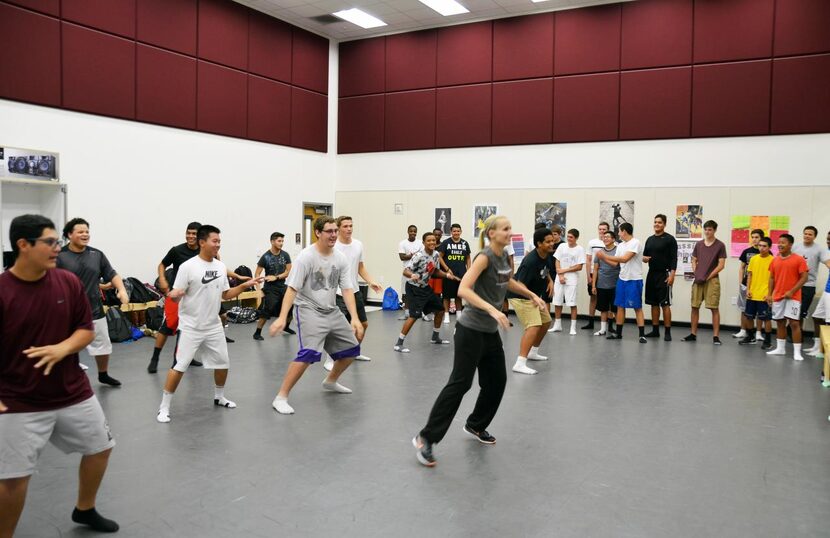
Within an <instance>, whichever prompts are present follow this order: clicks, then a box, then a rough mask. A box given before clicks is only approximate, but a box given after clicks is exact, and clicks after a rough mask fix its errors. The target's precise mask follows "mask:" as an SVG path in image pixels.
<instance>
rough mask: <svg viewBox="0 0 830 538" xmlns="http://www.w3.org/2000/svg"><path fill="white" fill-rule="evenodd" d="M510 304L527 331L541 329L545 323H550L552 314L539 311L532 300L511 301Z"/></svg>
mask: <svg viewBox="0 0 830 538" xmlns="http://www.w3.org/2000/svg"><path fill="white" fill-rule="evenodd" d="M508 302H509V303H510V308H512V309H513V310H514V311H515V312H516V317H518V318H519V321H520V322H521V324H522V325H523V326H524V328H525V329H528V328H530V327H541V326H542V325H544V324H545V323H550V312H548V311H547V310H539V307H538V306H536V303H534V302H533V301H531V300H530V299H509V300H508Z"/></svg>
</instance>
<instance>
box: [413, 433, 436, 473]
mask: <svg viewBox="0 0 830 538" xmlns="http://www.w3.org/2000/svg"><path fill="white" fill-rule="evenodd" d="M412 446H414V447H415V450H417V452H415V458H416V459H417V460H418V463H420V464H421V465H423V466H424V467H435V464H436V463H437V462H435V461H429V460H427V459H425V458H424V457H423V456H421V447H419V446H418V437H417V436H416V437H413V438H412Z"/></svg>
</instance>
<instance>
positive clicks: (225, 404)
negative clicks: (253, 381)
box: [213, 396, 236, 409]
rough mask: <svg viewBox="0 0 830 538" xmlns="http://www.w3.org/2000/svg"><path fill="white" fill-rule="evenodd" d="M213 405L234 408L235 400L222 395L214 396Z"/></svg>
mask: <svg viewBox="0 0 830 538" xmlns="http://www.w3.org/2000/svg"><path fill="white" fill-rule="evenodd" d="M213 405H215V406H218V407H227V408H228V409H236V402H232V401H230V400H228V399H227V398H225V397H224V396H222V397H221V398H214V399H213Z"/></svg>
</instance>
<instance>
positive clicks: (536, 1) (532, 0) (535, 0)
mask: <svg viewBox="0 0 830 538" xmlns="http://www.w3.org/2000/svg"><path fill="white" fill-rule="evenodd" d="M530 1H531V2H533V3H534V4H538V3H539V2H547V1H548V0H530Z"/></svg>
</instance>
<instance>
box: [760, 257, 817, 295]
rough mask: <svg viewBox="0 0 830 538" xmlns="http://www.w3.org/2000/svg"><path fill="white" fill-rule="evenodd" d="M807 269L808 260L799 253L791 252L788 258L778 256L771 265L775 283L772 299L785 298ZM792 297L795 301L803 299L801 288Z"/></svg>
mask: <svg viewBox="0 0 830 538" xmlns="http://www.w3.org/2000/svg"><path fill="white" fill-rule="evenodd" d="M807 271H808V269H807V262H806V261H805V260H804V258H803V257H801V256H799V255H798V254H790V255H789V256H787V257H786V258H782V257H781V256H776V257H775V259H774V260H772V263H771V264H770V266H769V273H770V275H772V278H773V282H774V283H775V291H774V292H773V295H772V300H773V301H780V300H781V299H783V298H784V294H785V293H787V292H788V291H790V290H791V289H792V288H793V286H795V284H796V283H797V282H798V279H799V278H801V274H802V273H806V272H807ZM792 299H793V301H800V300H801V288H799V289H798V291H797V292H795V293H794V294H793V297H792Z"/></svg>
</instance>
